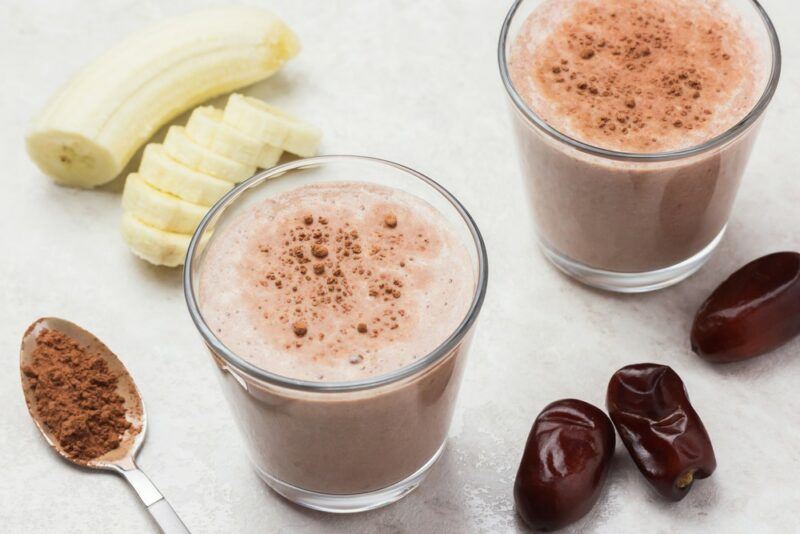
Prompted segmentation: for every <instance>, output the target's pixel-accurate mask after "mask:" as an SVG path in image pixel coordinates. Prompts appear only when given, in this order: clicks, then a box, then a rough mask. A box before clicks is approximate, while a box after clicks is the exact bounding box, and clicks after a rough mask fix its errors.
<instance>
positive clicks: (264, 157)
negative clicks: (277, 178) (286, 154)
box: [256, 145, 283, 169]
mask: <svg viewBox="0 0 800 534" xmlns="http://www.w3.org/2000/svg"><path fill="white" fill-rule="evenodd" d="M282 154H283V150H281V149H280V148H278V147H274V146H271V145H264V147H263V148H262V149H261V153H259V155H258V163H257V164H256V165H258V166H259V167H260V168H262V169H271V168H272V167H274V166H275V165H277V164H278V161H279V160H280V159H281V155H282Z"/></svg>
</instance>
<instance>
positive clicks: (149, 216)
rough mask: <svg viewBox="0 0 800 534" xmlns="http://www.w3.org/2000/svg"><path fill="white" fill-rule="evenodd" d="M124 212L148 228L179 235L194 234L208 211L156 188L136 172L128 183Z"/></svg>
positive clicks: (123, 202)
mask: <svg viewBox="0 0 800 534" xmlns="http://www.w3.org/2000/svg"><path fill="white" fill-rule="evenodd" d="M122 209H123V210H125V211H126V212H128V213H130V214H131V215H133V216H134V217H136V218H137V219H138V220H140V221H142V222H143V223H145V224H147V225H149V226H152V227H154V228H157V229H159V230H165V231H167V232H174V233H178V234H191V233H194V231H195V229H196V228H197V225H199V224H200V220H201V219H202V218H203V216H204V215H205V214H206V212H207V211H208V208H206V207H205V206H200V205H198V204H192V203H191V202H187V201H185V200H181V199H179V198H178V197H176V196H173V195H170V194H167V193H163V192H161V191H159V190H158V189H155V188H154V187H152V186H151V185H149V184H148V183H147V182H146V181H145V180H144V178H142V177H141V176H140V175H139V174H137V173H131V174H130V175H129V176H128V179H127V181H126V182H125V191H123V193H122Z"/></svg>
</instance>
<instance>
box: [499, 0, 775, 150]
mask: <svg viewBox="0 0 800 534" xmlns="http://www.w3.org/2000/svg"><path fill="white" fill-rule="evenodd" d="M524 1H526V0H515V1H514V3H513V5H512V6H511V8H510V9H509V11H508V14H507V15H506V18H505V20H504V21H503V26H502V28H501V30H500V40H499V44H498V50H497V59H498V62H499V66H500V77H501V78H502V80H503V85H504V86H505V89H506V92H507V93H508V95H509V97H510V98H511V100H512V102H513V103H514V106H515V107H516V109H517V111H519V112H520V113H522V114H523V116H525V117H526V118H527V119H528V121H529V122H531V123H532V124H533V125H534V126H536V127H537V128H539V130H541V131H543V132H544V133H546V134H547V135H549V136H550V137H552V138H554V139H556V140H557V141H560V142H562V143H565V144H567V145H569V146H571V147H572V148H575V149H576V150H579V151H580V152H583V153H586V154H590V155H593V156H598V157H602V158H605V159H612V160H616V161H628V162H659V161H673V160H677V159H682V158H687V157H691V156H695V155H698V154H702V153H704V152H707V151H709V150H712V149H714V148H717V147H719V146H721V145H724V144H725V143H727V142H729V141H731V140H733V139H735V138H736V137H737V136H738V135H739V134H740V133H742V132H743V131H745V130H746V129H747V128H748V127H749V126H751V125H752V124H753V123H755V122H756V121H757V120H758V119H759V118H760V117H761V115H762V114H763V113H764V111H765V110H766V109H767V106H768V105H769V103H770V101H771V100H772V97H773V95H774V94H775V90H776V89H777V87H778V81H779V80H780V77H781V65H782V55H781V45H780V41H779V39H778V33H777V31H776V30H775V26H774V25H773V24H772V20H771V19H770V18H769V15H767V12H766V10H765V9H764V8H763V7H762V6H761V4H760V3H759V2H758V0H747V1H748V2H749V3H750V4H751V5H752V6H753V7H754V8H755V10H756V12H758V14H759V15H760V17H761V21H762V22H763V23H764V27H765V28H766V30H767V34H768V35H769V42H770V49H771V52H772V54H771V55H772V58H771V59H772V61H771V64H770V73H769V77H768V82H767V84H766V87H765V88H764V92H763V93H762V95H761V97H760V98H759V99H758V101H757V102H756V103H755V105H754V106H753V107H752V109H751V110H750V111H749V112H748V113H747V114H746V115H745V116H744V117H743V118H742V119H741V120H740V121H739V122H737V123H736V124H734V125H733V126H731V127H730V128H729V129H727V130H726V131H724V132H723V133H721V134H719V135H718V136H716V137H713V138H711V139H709V140H708V141H706V142H704V143H701V144H699V145H695V146H691V147H688V148H683V149H680V150H673V151H665V152H652V153H649V152H624V151H617V150H609V149H606V148H601V147H598V146H595V145H592V144H589V143H584V142H583V141H580V140H578V139H575V138H574V137H570V136H568V135H566V134H564V133H562V132H560V131H559V130H557V129H556V128H553V127H552V126H550V125H549V124H547V122H546V121H545V120H544V119H542V118H540V117H539V116H538V115H537V114H536V113H534V112H533V110H532V109H530V108H529V107H528V105H527V104H526V103H525V101H524V100H523V98H522V97H521V96H520V94H519V93H518V92H517V90H516V88H515V87H514V84H513V83H512V81H511V75H510V73H509V71H508V58H507V54H506V45H507V43H508V33H509V31H510V29H511V23H512V21H513V20H514V17H515V15H516V14H517V11H518V10H519V8H520V6H521V5H522V3H523V2H524Z"/></svg>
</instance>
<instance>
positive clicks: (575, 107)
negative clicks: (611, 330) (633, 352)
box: [499, 0, 781, 293]
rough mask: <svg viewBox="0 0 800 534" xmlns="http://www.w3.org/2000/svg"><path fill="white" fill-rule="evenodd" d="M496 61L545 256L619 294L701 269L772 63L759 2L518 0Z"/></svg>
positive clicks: (723, 217)
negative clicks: (507, 95) (509, 107)
mask: <svg viewBox="0 0 800 534" xmlns="http://www.w3.org/2000/svg"><path fill="white" fill-rule="evenodd" d="M499 62H500V72H501V75H502V79H503V83H504V84H505V87H506V90H507V92H508V94H509V96H510V100H511V109H512V116H513V119H512V120H513V125H514V129H515V134H516V139H517V141H518V148H519V155H520V160H521V166H522V173H523V176H524V179H525V183H526V186H527V191H528V196H529V198H530V201H531V206H532V212H533V216H534V222H535V226H536V230H537V234H538V237H539V241H540V244H541V248H542V250H543V251H544V254H545V255H546V256H547V258H548V259H549V260H550V261H552V262H553V263H554V264H555V265H556V266H557V267H558V268H559V269H561V270H562V271H564V272H565V273H567V274H569V275H571V276H573V277H574V278H576V279H578V280H580V281H581V282H583V283H586V284H588V285H591V286H594V287H598V288H602V289H606V290H611V291H619V292H631V293H632V292H643V291H651V290H655V289H659V288H663V287H666V286H669V285H671V284H675V283H677V282H679V281H681V280H683V279H684V278H686V277H688V276H690V275H691V274H692V273H694V272H695V271H696V270H697V269H699V268H700V267H701V266H702V265H703V264H704V263H705V261H706V260H707V259H708V257H709V256H710V254H711V253H712V252H713V250H714V248H715V247H716V246H717V244H718V243H719V242H720V240H721V239H722V236H723V234H724V232H725V227H726V225H727V223H728V219H729V216H730V213H731V207H732V205H733V202H734V199H735V197H736V191H737V189H738V187H739V182H740V179H741V177H742V174H743V172H744V169H745V167H746V164H747V160H748V158H749V154H750V150H751V148H752V146H753V142H754V140H755V138H756V134H757V131H758V127H759V123H760V120H761V117H762V116H763V114H764V111H765V110H766V108H767V106H768V104H769V102H770V100H771V99H772V95H773V94H774V92H775V88H776V86H777V83H778V78H779V76H780V67H781V55H780V46H779V43H778V37H777V35H776V33H775V29H774V27H773V25H772V23H771V22H770V20H769V18H768V16H767V14H766V13H765V12H764V10H763V9H762V7H761V6H760V5H759V4H758V2H756V1H754V0H517V1H516V2H514V5H513V6H512V8H511V11H510V12H509V14H508V16H507V18H506V20H505V23H504V24H503V28H502V32H501V35H500V44H499Z"/></svg>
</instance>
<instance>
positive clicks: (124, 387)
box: [19, 317, 189, 534]
mask: <svg viewBox="0 0 800 534" xmlns="http://www.w3.org/2000/svg"><path fill="white" fill-rule="evenodd" d="M48 330H50V331H55V332H60V333H62V334H64V335H66V336H69V337H70V338H72V339H74V340H75V341H76V342H77V343H78V345H80V346H81V347H82V348H83V350H84V351H85V352H86V353H88V354H92V355H93V356H100V358H102V359H103V361H104V362H105V363H106V365H107V366H108V369H109V371H111V373H113V374H114V375H115V376H116V377H117V389H116V392H117V394H118V395H119V396H120V397H122V399H123V407H124V409H125V418H126V419H127V421H128V422H129V423H130V424H131V426H130V428H128V429H127V430H126V431H125V433H124V434H123V435H122V436H121V440H120V444H119V445H118V446H117V447H116V448H115V449H112V450H110V451H108V452H106V453H105V454H103V455H101V456H98V457H96V458H92V459H89V460H83V459H80V458H76V457H74V456H72V455H70V454H69V453H68V452H67V451H66V450H65V449H64V447H62V445H61V444H60V443H59V442H58V439H56V437H55V435H54V434H53V431H52V430H51V429H50V428H48V427H47V425H45V424H44V422H43V421H44V418H43V417H42V415H41V414H40V413H39V407H38V405H37V402H36V399H35V397H34V391H33V387H32V384H31V379H30V378H29V377H28V376H27V375H26V374H25V373H24V372H21V373H20V375H21V379H22V392H23V395H24V396H25V403H26V404H27V405H28V411H29V412H30V414H31V417H32V418H33V421H34V423H35V424H36V427H37V428H38V429H39V431H40V432H41V433H42V435H43V436H44V439H45V440H46V441H47V443H48V444H50V446H51V447H52V448H53V450H55V451H56V452H57V453H58V454H59V455H61V457H62V458H64V459H65V460H68V461H69V462H71V463H73V464H76V465H79V466H82V467H88V468H91V469H103V470H107V471H114V472H116V473H118V474H120V475H122V476H123V477H125V479H126V480H127V481H128V482H129V483H130V484H131V486H133V488H134V490H136V493H137V494H138V495H139V497H140V498H141V499H142V502H144V504H145V506H147V509H148V511H149V512H150V514H151V515H152V516H153V518H154V519H155V520H156V522H157V523H158V526H159V527H160V528H161V530H162V531H163V532H166V533H170V534H171V533H188V532H189V531H188V530H187V529H186V526H185V525H184V524H183V523H182V522H181V520H180V518H179V517H178V515H177V514H176V513H175V511H174V510H173V509H172V506H170V504H169V503H168V502H167V501H166V499H164V496H163V495H161V493H160V492H159V491H158V489H156V487H155V486H154V485H153V483H152V482H151V481H150V479H149V478H147V476H146V475H145V474H144V473H143V472H142V471H141V470H139V469H138V468H137V467H136V462H135V458H136V453H138V452H139V448H140V447H141V446H142V443H144V436H145V430H146V429H147V416H146V414H145V410H144V403H143V402H142V397H141V395H140V394H139V390H138V389H137V388H136V384H135V383H134V381H133V378H132V377H131V375H130V374H129V373H128V370H127V369H126V368H125V366H124V365H123V364H122V362H121V361H120V359H119V358H117V355H116V354H114V353H113V352H111V350H110V349H109V348H108V347H107V346H106V345H105V344H104V343H103V342H102V341H100V340H99V339H98V338H97V337H95V336H94V335H92V334H91V333H90V332H88V331H86V330H84V329H83V328H81V327H80V326H78V325H76V324H74V323H72V322H70V321H67V320H65V319H58V318H56V317H44V318H42V319H39V320H37V321H35V322H34V323H33V324H32V325H30V326H29V327H28V329H27V330H26V331H25V335H23V337H22V345H21V347H20V354H19V363H20V370H22V369H24V368H25V367H26V366H28V365H29V364H30V363H32V361H33V358H34V354H35V352H36V349H37V347H38V343H39V342H38V338H39V336H40V335H41V334H42V332H45V331H48Z"/></svg>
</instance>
